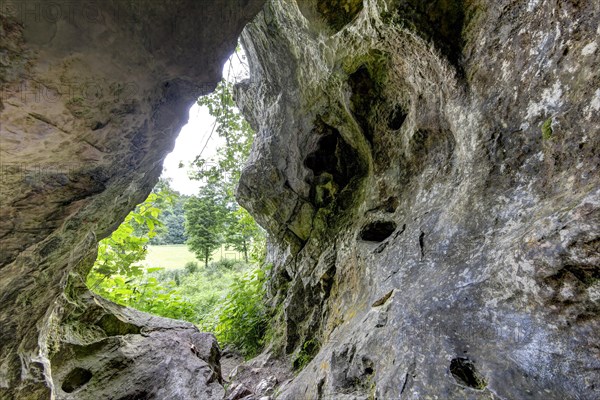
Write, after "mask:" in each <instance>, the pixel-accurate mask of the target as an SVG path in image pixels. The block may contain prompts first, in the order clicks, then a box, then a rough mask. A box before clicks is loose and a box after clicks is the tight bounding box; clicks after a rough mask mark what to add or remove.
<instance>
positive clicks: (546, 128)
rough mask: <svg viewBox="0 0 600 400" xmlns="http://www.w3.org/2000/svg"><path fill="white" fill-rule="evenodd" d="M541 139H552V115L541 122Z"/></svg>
mask: <svg viewBox="0 0 600 400" xmlns="http://www.w3.org/2000/svg"><path fill="white" fill-rule="evenodd" d="M542 139H544V140H550V139H552V117H550V118H548V119H547V120H545V121H544V123H543V124H542Z"/></svg>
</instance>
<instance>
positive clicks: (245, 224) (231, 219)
mask: <svg viewBox="0 0 600 400" xmlns="http://www.w3.org/2000/svg"><path fill="white" fill-rule="evenodd" d="M232 57H238V58H239V57H241V58H240V61H241V60H242V59H243V58H244V55H243V54H240V49H239V48H238V50H237V51H236V53H235V54H234V55H233V56H232ZM227 75H228V77H226V78H225V79H223V80H222V81H221V82H220V83H219V85H218V86H217V88H216V90H215V91H214V92H213V93H212V94H209V95H207V96H203V97H201V98H200V99H198V104H199V105H201V106H205V107H207V108H208V111H209V113H210V114H211V115H212V116H213V117H214V118H215V125H214V126H213V132H212V133H211V135H212V134H213V133H215V132H216V134H217V135H219V136H220V137H222V138H224V139H225V143H226V145H225V146H223V147H221V148H219V149H218V150H217V156H216V158H215V159H211V160H206V159H203V158H202V154H199V155H198V156H197V157H196V160H195V161H194V166H195V167H196V168H195V170H196V172H195V173H194V174H193V175H192V178H193V179H198V180H202V181H205V182H206V183H207V186H210V187H211V188H212V191H211V193H201V194H200V197H201V198H206V197H207V195H212V196H217V197H218V198H219V199H218V201H222V202H221V204H222V205H223V206H224V207H225V208H226V211H225V212H224V214H223V217H224V219H223V221H222V223H223V224H222V226H221V228H222V229H221V230H222V232H223V233H224V234H223V236H222V238H221V239H222V240H223V242H224V243H225V244H226V245H227V246H228V247H230V248H234V249H235V250H237V251H239V252H241V253H242V254H243V256H244V260H245V261H246V262H248V261H249V253H250V251H251V247H252V245H253V242H254V241H255V240H260V239H261V237H263V236H264V234H263V232H262V230H261V228H260V227H259V226H258V225H257V224H256V222H255V221H254V218H252V216H251V215H250V214H249V213H248V212H247V211H246V210H245V209H243V208H241V207H239V206H238V205H237V203H236V200H235V189H236V186H237V184H238V182H239V179H240V175H241V172H242V168H243V165H244V163H245V161H246V159H247V158H248V155H249V154H250V149H251V147H252V142H253V139H254V131H253V130H252V128H251V127H250V124H248V122H247V121H246V120H245V119H244V117H243V115H242V114H241V113H240V111H239V110H238V109H237V108H236V107H235V103H234V100H233V85H234V84H235V82H234V80H235V79H233V80H232V79H231V76H230V75H231V70H229V71H228V73H227ZM190 234H192V229H190V230H188V235H190Z"/></svg>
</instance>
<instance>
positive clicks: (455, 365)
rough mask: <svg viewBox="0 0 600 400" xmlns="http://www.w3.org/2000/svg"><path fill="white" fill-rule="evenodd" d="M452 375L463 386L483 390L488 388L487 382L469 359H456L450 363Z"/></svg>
mask: <svg viewBox="0 0 600 400" xmlns="http://www.w3.org/2000/svg"><path fill="white" fill-rule="evenodd" d="M450 373H451V374H452V377H453V378H454V380H456V382H457V383H458V384H459V385H461V386H466V387H470V388H473V389H477V390H482V389H484V388H485V387H486V385H487V384H486V383H485V380H484V379H483V377H482V376H481V375H480V374H479V372H477V370H476V369H475V365H473V363H472V362H471V361H470V360H469V359H467V358H460V357H459V358H455V359H453V360H452V361H450Z"/></svg>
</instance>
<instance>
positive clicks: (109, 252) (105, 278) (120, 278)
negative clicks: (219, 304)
mask: <svg viewBox="0 0 600 400" xmlns="http://www.w3.org/2000/svg"><path fill="white" fill-rule="evenodd" d="M169 202H170V201H169V198H168V195H167V193H162V192H161V193H151V194H150V196H148V198H147V199H146V201H144V202H143V203H142V204H140V205H138V206H137V207H136V209H135V210H134V211H132V212H130V213H129V215H127V217H126V218H125V220H124V221H123V223H122V224H121V225H119V227H118V228H117V229H116V230H115V231H114V232H113V233H112V234H111V235H110V236H109V237H107V238H106V239H103V240H101V241H100V243H99V244H98V258H97V259H96V263H95V264H94V266H93V267H92V270H91V271H90V273H89V274H88V276H87V280H86V284H87V286H88V287H89V288H90V289H91V290H92V291H94V292H95V293H97V294H99V295H101V296H103V297H105V298H107V299H109V300H112V301H114V302H116V303H118V304H121V305H125V306H131V307H135V308H137V309H138V310H142V311H147V312H151V313H154V314H157V315H162V316H164V317H169V318H180V319H187V320H190V319H191V318H193V316H194V307H193V305H192V304H191V303H189V302H188V301H186V300H185V299H183V298H182V297H181V296H179V294H178V293H177V292H176V290H175V289H173V287H172V286H175V285H174V284H173V285H170V284H167V285H163V284H161V283H160V282H158V280H157V279H156V278H155V277H153V276H151V274H152V273H153V272H156V271H157V270H160V269H161V268H145V267H144V266H143V265H142V264H141V261H143V260H144V258H145V257H146V245H147V244H148V242H149V240H150V238H152V237H153V236H154V235H155V234H156V230H157V229H158V228H159V227H160V226H161V222H160V220H159V216H160V208H159V207H161V206H164V205H165V204H168V203H169ZM142 227H143V228H142Z"/></svg>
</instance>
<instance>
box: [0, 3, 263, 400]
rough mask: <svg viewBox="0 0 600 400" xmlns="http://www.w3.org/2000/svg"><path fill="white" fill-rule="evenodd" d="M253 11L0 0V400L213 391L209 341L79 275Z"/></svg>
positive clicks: (144, 186) (223, 6)
mask: <svg viewBox="0 0 600 400" xmlns="http://www.w3.org/2000/svg"><path fill="white" fill-rule="evenodd" d="M261 5H262V2H261V1H259V0H250V1H243V2H232V1H225V0H223V1H220V0H217V1H213V2H210V3H206V2H198V1H193V0H176V1H170V2H160V1H151V0H148V1H146V0H142V1H134V2H124V1H120V0H118V1H117V0H114V1H113V0H107V1H100V2H72V1H66V0H59V1H52V2H44V1H41V2H24V1H17V0H15V1H12V0H7V1H1V2H0V93H1V96H0V118H1V120H0V121H1V127H0V133H1V136H0V166H1V171H0V172H1V180H0V216H1V218H0V240H1V243H0V304H1V305H2V306H1V308H0V327H1V328H0V399H46V398H61V399H62V398H64V399H69V398H72V399H85V398H89V399H98V398H106V399H109V398H110V399H133V398H157V399H165V398H173V399H187V398H206V399H211V398H221V397H222V394H223V391H222V388H221V386H220V383H219V380H220V371H219V365H218V357H219V356H218V354H219V353H218V348H217V347H216V342H215V340H214V338H212V337H210V336H207V335H202V334H200V333H199V332H197V330H196V329H195V328H194V327H192V326H190V325H189V324H184V323H177V322H174V321H167V320H159V319H156V318H150V317H149V316H144V315H143V314H140V313H132V312H130V311H123V310H120V309H118V308H114V307H113V306H111V305H109V304H104V303H102V302H101V300H98V299H94V298H93V297H91V296H90V295H89V293H88V292H87V290H85V289H84V288H82V285H83V284H82V282H83V280H84V279H83V278H84V277H85V275H86V274H87V272H88V271H89V268H90V267H91V265H92V264H93V262H94V259H95V256H96V247H95V246H96V243H97V241H98V240H100V239H102V238H103V237H105V236H107V235H108V234H110V232H111V231H112V230H113V229H114V228H116V226H118V224H119V223H120V222H121V221H122V219H123V218H124V217H125V215H126V214H127V213H128V212H129V211H130V210H131V209H132V208H133V207H134V206H135V205H136V204H137V203H139V202H141V201H142V200H143V199H144V198H145V197H146V196H147V195H148V193H149V192H150V190H151V189H152V187H153V186H154V184H155V183H156V181H157V179H158V176H159V175H160V173H161V170H162V160H163V159H164V157H165V156H166V154H167V153H168V152H169V151H170V150H171V149H172V147H173V145H174V140H175V137H176V135H177V133H178V131H179V129H180V127H181V126H182V125H183V124H184V123H185V122H186V120H187V113H188V109H189V107H190V105H191V104H192V103H193V102H194V101H195V100H196V99H197V97H198V96H199V95H202V94H206V93H208V92H210V91H211V90H213V89H214V87H215V86H216V84H217V82H218V81H219V80H220V78H221V69H222V65H223V62H224V60H225V59H226V58H227V56H228V55H229V54H230V53H231V52H232V51H233V49H234V47H235V45H236V41H237V37H238V36H239V33H240V31H241V30H242V28H243V26H244V25H245V24H246V22H247V21H249V20H250V19H251V18H252V17H253V16H254V15H255V14H256V13H257V12H258V11H259V9H260V7H261ZM99 302H100V303H99ZM78 318H79V321H80V322H78V323H76V322H77V320H78ZM102 321H104V322H102ZM107 321H108V322H107ZM107 324H108V325H107ZM115 327H116V328H115ZM130 328H131V329H130ZM192 345H193V346H194V348H195V351H192V350H190V346H192ZM94 393H95V394H94Z"/></svg>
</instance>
